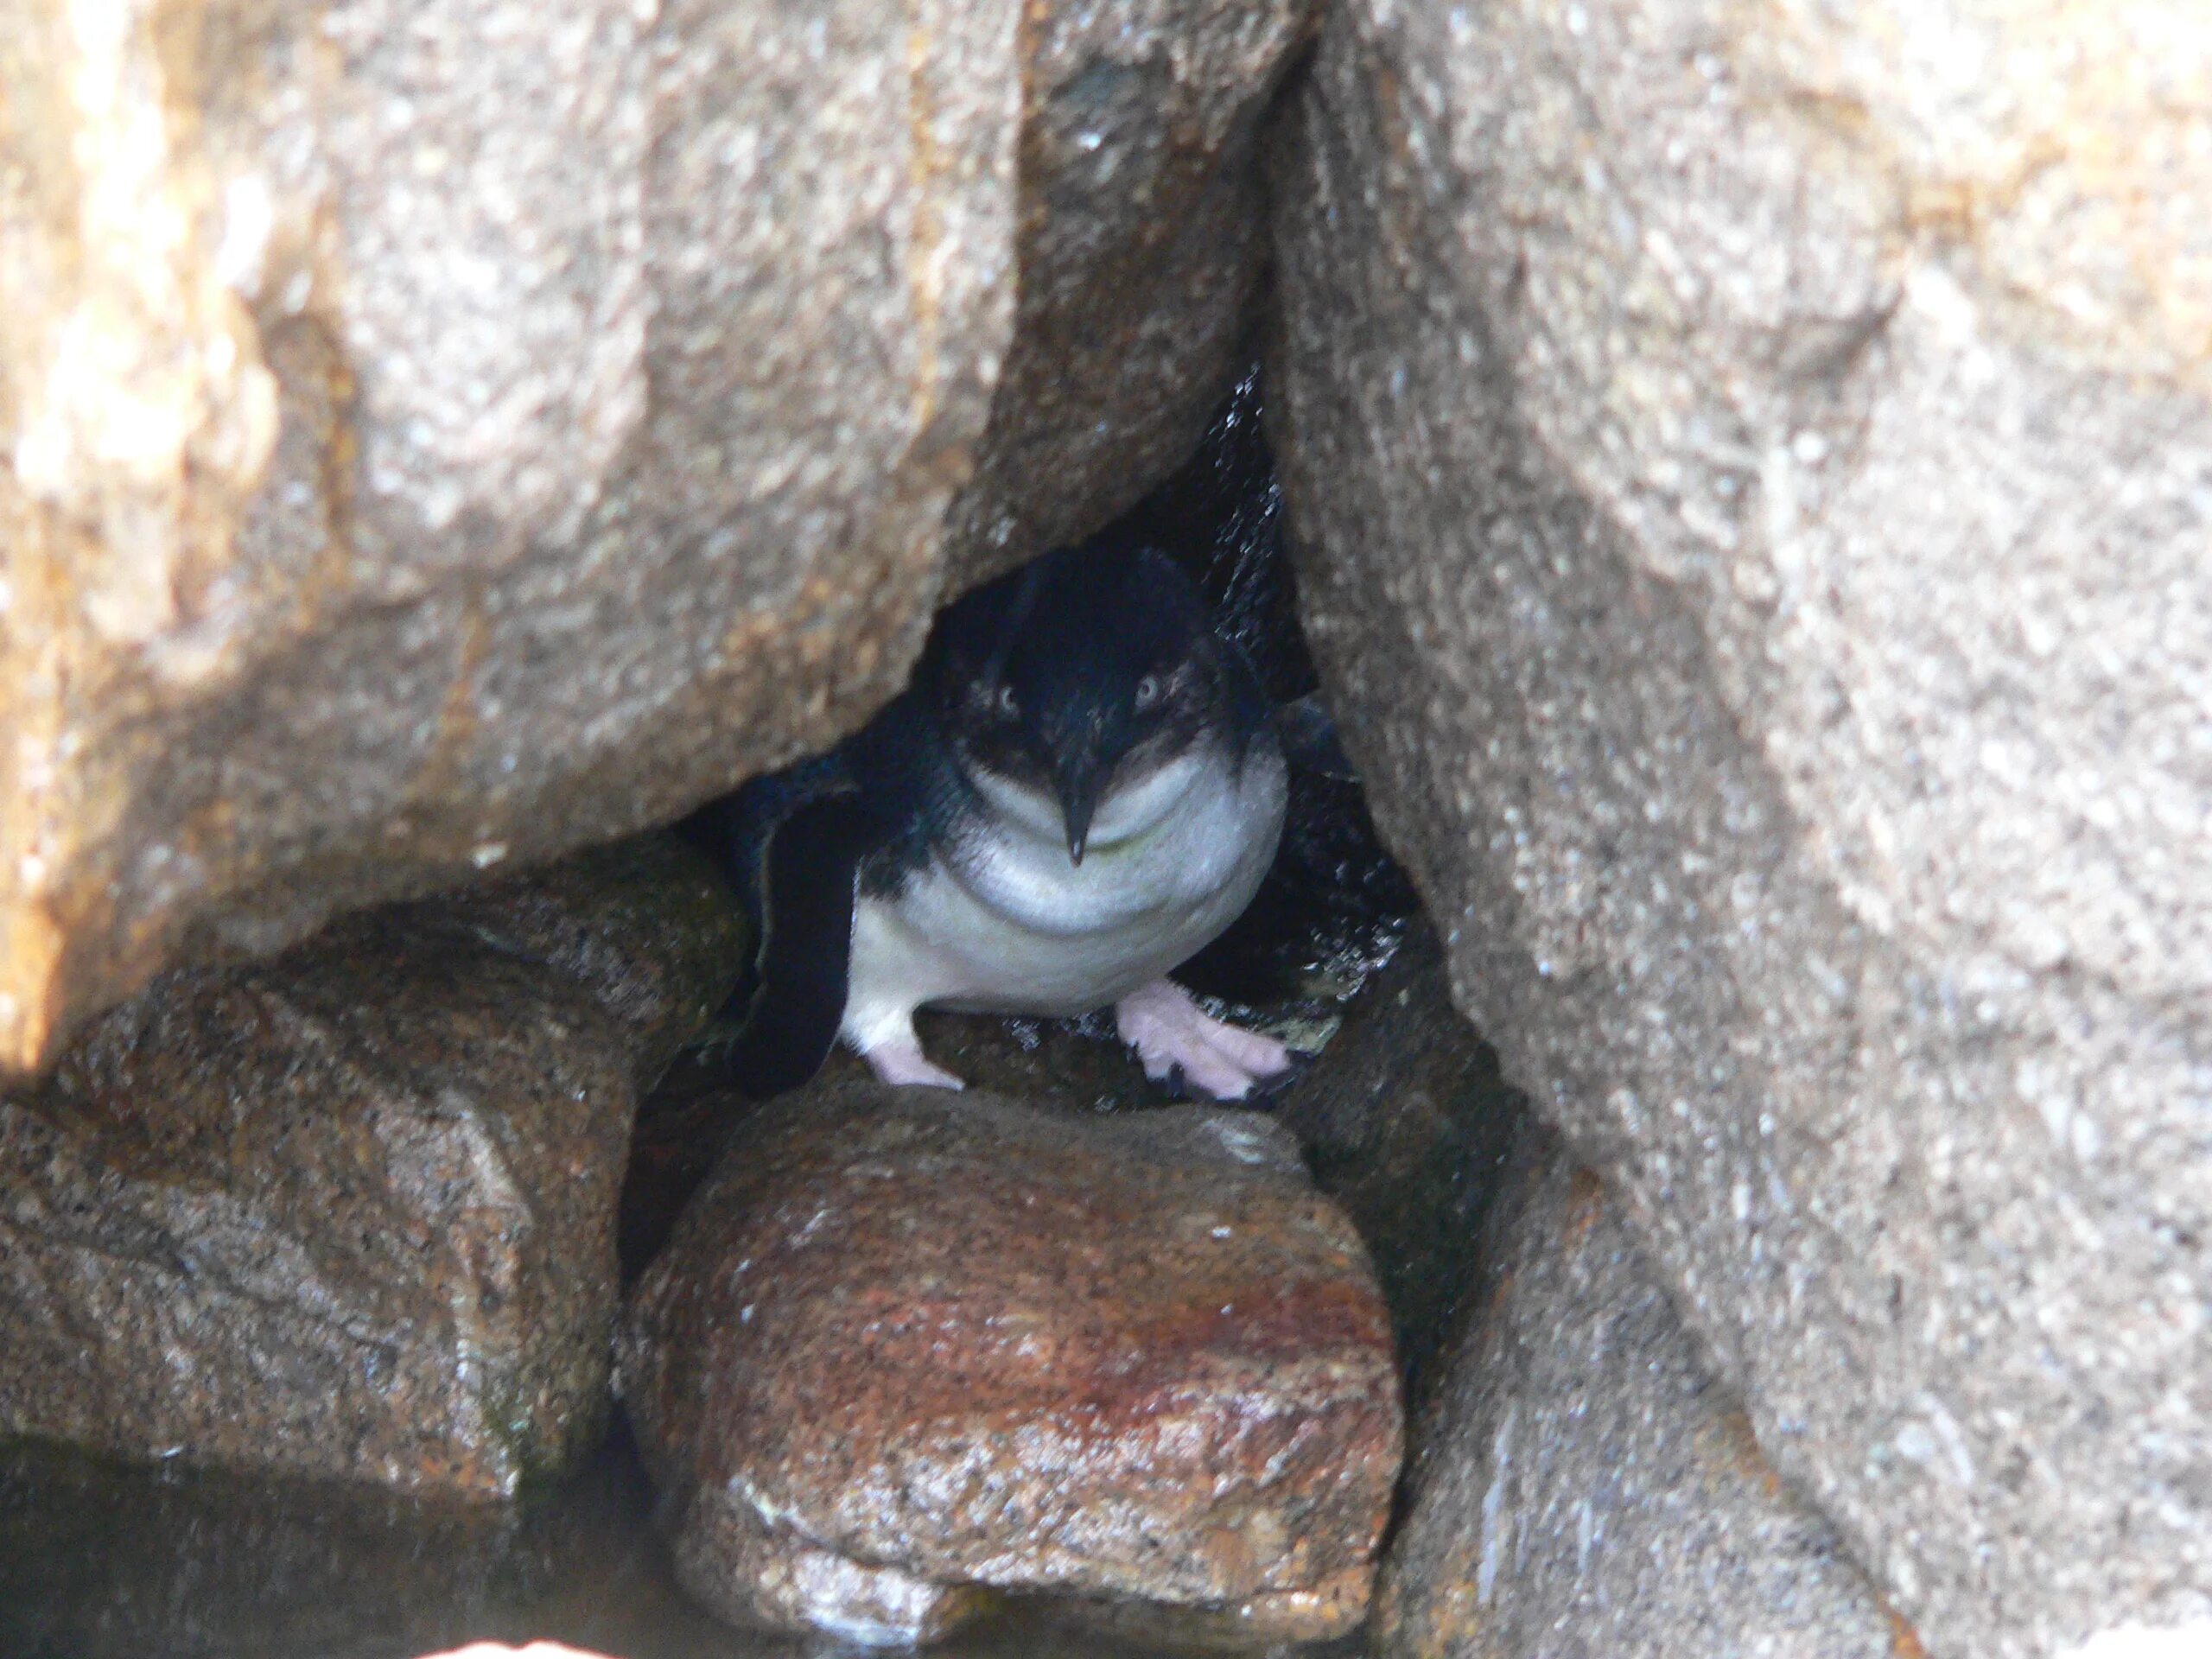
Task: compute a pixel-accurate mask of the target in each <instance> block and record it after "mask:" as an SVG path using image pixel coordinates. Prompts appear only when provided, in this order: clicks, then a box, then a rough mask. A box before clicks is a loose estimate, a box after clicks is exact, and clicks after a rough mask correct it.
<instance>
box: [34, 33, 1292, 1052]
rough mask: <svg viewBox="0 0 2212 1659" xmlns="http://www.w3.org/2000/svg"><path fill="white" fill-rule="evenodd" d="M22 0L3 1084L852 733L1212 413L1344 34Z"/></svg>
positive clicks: (1166, 459)
mask: <svg viewBox="0 0 2212 1659" xmlns="http://www.w3.org/2000/svg"><path fill="white" fill-rule="evenodd" d="M19 10H20V12H21V15H20V16H18V17H17V18H16V23H15V29H14V35H15V38H16V39H17V40H18V41H19V43H20V47H21V49H20V50H15V51H11V53H10V55H9V57H8V59H7V60H6V63H5V64H4V66H0V76H3V77H4V81H0V87H4V91H0V101H4V102H5V103H6V105H7V106H8V108H9V109H10V111H16V112H17V113H16V117H15V118H11V119H10V120H9V121H8V122H7V123H5V124H0V181H5V182H4V184H0V191H4V192H5V193H6V194H5V195H4V197H0V204H4V205H3V206H0V306H4V307H5V308H6V310H7V314H8V315H9V316H10V321H11V327H10V332H9V334H8V335H7V337H6V343H5V345H4V346H0V384H4V385H6V387H7V395H6V397H4V398H0V549H4V550H6V560H7V563H6V566H5V569H4V570H0V581H4V583H5V586H4V588H0V603H4V606H5V609H6V615H7V619H8V630H7V637H6V639H5V641H4V645H0V718H4V721H5V724H6V725H7V727H8V728H9V729H10V731H11V732H12V733H13V734H15V735H14V738H13V740H12V741H11V742H10V745H9V746H8V747H7V753H6V755H5V757H4V762H0V764H4V766H5V767H6V770H5V771H4V772H0V799H4V800H5V801H6V802H7V803H8V804H9V806H8V810H7V811H6V812H5V814H4V815H0V1071H18V1072H20V1071H32V1070H37V1069H40V1068H42V1067H43V1066H45V1065H47V1064H48V1063H49V1062H50V1061H51V1060H52V1059H53V1058H54V1056H55V1055H56V1054H57V1053H58V1052H60V1047H61V1046H63V1044H64V1042H65V1041H66V1039H67V1035H68V1033H69V1032H70V1030H71V1029H72V1028H73V1027H74V1026H75V1025H76V1024H78V1023H79V1022H80V1021H81V1020H83V1019H84V1018H86V1017H87V1016H88V1015H89V1014H92V1013H93V1012H95V1011H97V1010H98V1009H99V1008H101V1007H106V1006H109V1005H111V1004H112V1003H113V1002H115V1001H118V999H120V998H121V997H122V996H124V995H128V994H130V992H131V991H133V990H135V989H137V988H138V987H140V986H142V985H143V984H144V983H146V982H148V981H149V979H150V978H151V977H152V976H153V975H154V974H155V973H156V971H158V970H159V969H162V968H163V967H164V966H167V965H170V964H172V963H177V962H179V961H185V960H191V961H207V960H212V959H214V958H217V957H236V956H238V955H241V954H249V955H250V954H256V953H259V954H266V953H269V952H270V951H273V950H277V949H280V948H282V947H283V946H284V945H286V944H289V943H292V942H294V941H296V940H298V939H300V938H303V937H304V936H305V935H306V934H307V933H308V932H309V931H312V930H313V928H315V926H317V925H320V924H321V922H322V921H323V920H324V919H325V918H328V917H329V916H331V915H333V914H334V913H337V912H341V911H344V910H346V909H349V908H357V907H359V906H365V905H367V904H371V903H373V902H378V901H382V900H385V899H396V898H404V897H407V896H410V895H413V894H419V893H425V892H428V891H430V890H432V889H434V888H436V887H444V886H450V885H452V884H454V882H456V881H457V880H464V879H466V878H467V877H469V876H471V875H473V874H476V873H477V872H478V871H480V870H482V869H485V868H491V867H493V866H495V865H498V864H499V863H501V862H503V861H515V862H518V863H535V862H538V861H542V860H543V859H544V858H546V857H549V856H550V855H554V854H556V853H559V852H562V851H563V850H565V849H570V848H574V847H576V846H580V845H584V844H588V843H592V842H599V841H603V840H605V839H607V838H608V837H611V836H619V835H621V834H625V833H628V832H630V831H633V830H636V829H640V828H642V827H644V826H645V825H647V824H651V823H660V822H665V821H668V820H671V819H672V818H674V817H677V816H678V815H680V814H681V813H682V812H683V810H686V809H688V808H689V807H690V806H692V805H695V804H697V803H698V802H700V801H701V800H702V799H705V798H709V797H710V796H712V795H715V794H717V793H720V792H721V791H725V790H727V789H728V788H729V787H730V786H731V785H734V783H735V782H736V781H737V780H738V779H741V778H742V777H744V776H746V775H747V774H748V773H750V772H756V771H759V770H761V769H763V768H765V767H767V766H773V765H777V764H780V763H782V762H784V761H785V760H791V759H792V758H794V757H795V756H797V755H798V753H802V752H803V751H805V750H808V749H812V748H819V747H824V746H826V745H827V744H828V743H829V742H830V741H833V740H835V739H836V738H837V737H838V736H841V735H842V734H844V733H845V732H847V731H849V730H850V729H852V728H854V727H855V726H857V725H858V724H859V723H860V722H861V721H862V720H863V719H864V718H865V717H866V716H867V715H868V714H870V713H871V712H873V711H874V709H875V708H876V707H877V706H879V705H880V703H881V702H883V701H884V700H885V699H886V698H887V697H888V696H890V695H892V694H893V692H895V691H896V690H898V689H899V686H900V685H901V683H903V681H904V678H905V676H906V671H907V667H908V665H909V664H910V663H911V661H912V657H913V654H914V652H916V651H917V650H918V647H919V645H920V641H921V637H922V634H923V632H924V630H925V626H926V625H927V622H928V620H929V617H930V613H931V608H932V607H933V605H934V604H935V602H936V601H937V600H938V598H939V597H940V596H941V595H942V594H943V593H944V590H945V589H946V587H947V584H948V582H950V583H951V584H952V585H955V586H957V585H960V584H963V583H965V582H970V581H972V580H975V579H976V578H979V577H981V576H982V575H986V574H988V573H989V572H991V571H993V570H995V569H1002V568H1004V567H1005V566H1006V565H1007V563H1011V562H1012V561H1013V560H1014V559H1015V558H1018V557H1019V556H1022V555H1024V554H1025V553H1027V552H1031V551H1036V550H1041V549H1042V548H1043V547H1044V546H1046V544H1048V543H1051V542H1052V541H1055V540H1057V539H1059V538H1061V537H1065V536H1071V535H1073V534H1075V533H1077V532H1078V531H1087V530H1089V529H1091V528H1094V527H1096V525H1098V524H1102V523H1103V522H1104V521H1105V520H1106V519H1108V518H1110V517H1111V516H1112V515H1113V514H1114V513H1115V512H1118V511H1120V510H1121V509H1122V507H1124V506H1126V505H1128V502H1129V501H1130V500H1131V499H1134V498H1135V496H1136V495H1137V494H1139V493H1141V492H1142V491H1143V490H1144V489H1145V488H1147V486H1149V485H1150V484H1151V483H1152V482H1154V480H1156V479H1157V478H1158V476H1160V474H1163V473H1165V472H1166V470H1167V468H1168V467H1171V466H1172V465H1173V462H1174V461H1175V460H1176V459H1178V458H1179V455H1180V454H1181V453H1182V452H1183V451H1184V450H1185V449H1187V448H1188V447H1189V446H1190V445H1191V443H1192V442H1195V440H1196V438H1197V435H1198V430H1199V429H1200V427H1201V426H1202V425H1203V423H1204V422H1205V416H1206V414H1207V412H1208V410H1210V408H1211V405H1212V403H1213V401H1214V400H1215V399H1216V398H1217V397H1218V396H1219V395H1220V393H1221V392H1222V391H1224V389H1225V388H1226V386H1227V385H1228V384H1229V382H1230V379H1231V378H1233V372H1234V367H1235V358H1236V344H1237V341H1238V340H1239V338H1240V334H1241V331H1242V330H1243V328H1244V327H1245V324H1246V323H1247V321H1249V316H1250V313H1251V309H1252V305H1251V301H1252V296H1253V293H1254V291H1255V286H1256V278H1257V272H1258V270H1259V269H1260V264H1261V250H1262V245H1263V238H1264V229H1263V225H1262V216H1261V213H1260V209H1259V203H1258V194H1257V193H1258V188H1259V181H1258V173H1257V166H1256V159H1255V144H1254V135H1255V131H1256V129H1257V124H1258V117H1259V111H1260V109H1261V107H1262V104H1263V103H1264V101H1265V100H1266V99H1267V97H1268V93H1269V92H1270V90H1271V89H1272V87H1273V86H1274V81H1275V79H1276V78H1277V77H1278V76H1279V75H1280V73H1281V69H1282V67H1283V65H1284V63H1285V62H1286V60H1287V58H1288V56H1289V55H1290V54H1291V53H1292V52H1293V50H1294V48H1296V47H1297V46H1298V44H1299V43H1300V41H1302V40H1303V39H1304V38H1305V36H1306V30H1307V28H1308V20H1309V18H1310V16H1311V14H1312V10H1313V6H1312V0H1270V3H1268V4H1267V5H1265V6H1250V5H1233V4H1229V3H1225V0H1211V3H1207V4H1204V5H1170V4H1168V3H1166V0H1113V3H1107V4H1100V5H1094V6H1089V7H1084V8H1077V9H1068V8H1058V9H1046V10H1043V11H1039V12H1036V13H1035V14H1034V15H1033V20H1032V21H1031V22H1029V23H1027V24H1024V22H1022V19H1023V16H1024V14H1023V13H1022V12H1021V10H1020V8H1015V7H1008V6H1005V5H997V4H968V3H959V0H931V3H928V4H926V5H924V6H922V7H921V8H920V9H919V10H915V9H913V8H909V7H901V6H893V5H890V4H888V3H887V0H834V3H831V4H829V5H826V6H820V5H799V4H795V3H789V0H778V3H771V4H763V5H747V6H737V7H731V6H727V5H719V4H712V3H708V0H670V3H667V4H663V5H658V6H654V7H651V8H647V9H644V10H641V9H640V8H639V6H637V5H636V4H633V3H631V0H560V3H559V4H557V5H556V6H554V7H552V8H550V9H548V8H545V7H533V6H519V5H516V4H513V3H512V0H467V3H465V4H462V5H459V6H455V7H448V8H446V9H444V10H441V11H440V13H439V14H438V16H436V17H435V18H434V19H431V20H429V21H428V22H425V21H424V20H423V19H422V18H420V17H417V16H415V15H414V13H413V12H412V11H411V10H409V9H407V8H406V7H404V6H401V5H398V4H397V3H395V0H333V3H329V4H326V5H321V6H317V7H314V8H309V9H307V10H284V11H281V12H277V13H270V14H269V15H267V16H264V15H262V14H260V13H256V14H254V16H252V17H251V18H246V19H241V18H239V17H235V16H232V15H231V14H230V13H229V12H228V11H226V10H222V9H220V8H219V7H214V6H212V5H209V4H207V3H203V0H191V3H186V4H184V5H182V6H181V7H177V8H171V9H168V10H160V9H157V8H156V7H154V6H152V5H150V4H148V3H134V4H132V5H130V6H129V7H127V8H125V9H124V10H122V11H120V12H118V13H117V14H115V16H114V17H113V18H112V19H111V23H112V26H111V27H110V25H109V24H108V23H103V24H102V25H101V26H100V27H99V29H94V28H92V25H91V24H90V23H88V22H86V21H85V19H84V17H83V16H80V15H79V13H77V12H75V11H73V10H70V9H69V8H68V7H67V6H66V5H64V4H62V3H60V0H27V3H26V5H25V6H23V7H22V8H20V9H19ZM103 15H104V16H105V14H103ZM92 86H97V87H100V88H103V89H106V90H105V91H104V92H103V93H102V95H101V96H100V97H99V98H97V99H96V98H92V96H91V95H90V94H89V93H87V92H85V91H84V89H85V88H86V87H92ZM549 87H550V88H553V89H556V90H555V91H554V92H550V93H549V92H548V88H549ZM1025 88H1027V89H1032V90H1033V100H1032V102H1031V104H1030V105H1029V107H1027V109H1026V110H1025V108H1024V98H1025ZM1017 152H1019V155H1018V156H1017ZM1017 294H1018V296H1019V315H1017ZM1002 362H1004V363H1006V364H1007V365H1008V369H1007V376H1006V378H1005V385H1006V392H1005V395H1004V396H1003V397H1001V398H999V399H998V400H997V401H996V402H995V403H994V401H993V391H994V388H995V387H996V386H998V385H1000V384H1001V363H1002ZM979 455H980V456H981V458H982V475H981V476H980V477H978V478H976V481H975V482H974V483H973V485H972V486H971V485H969V479H970V476H971V474H974V473H975V471H976V462H977V458H978V456H979ZM963 486H965V487H964V488H963ZM956 498H957V508H956ZM949 513H950V514H951V518H952V521H957V522H950V523H949V519H948V514H949Z"/></svg>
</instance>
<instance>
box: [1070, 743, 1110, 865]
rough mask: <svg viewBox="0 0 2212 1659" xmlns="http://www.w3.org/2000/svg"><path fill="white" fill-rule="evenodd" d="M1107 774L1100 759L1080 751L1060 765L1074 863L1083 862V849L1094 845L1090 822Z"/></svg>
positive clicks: (1071, 855) (1096, 808)
mask: <svg viewBox="0 0 2212 1659" xmlns="http://www.w3.org/2000/svg"><path fill="white" fill-rule="evenodd" d="M1105 772H1106V769H1105V768H1104V767H1103V766H1101V765H1099V763H1098V757H1097V756H1096V755H1095V754H1092V753H1089V752H1088V751H1086V750H1077V752H1076V753H1073V754H1071V755H1070V756H1069V757H1068V758H1067V759H1066V760H1065V761H1063V762H1062V763H1061V765H1060V769H1059V792H1060V810H1061V812H1062V813H1064V814H1065V816H1066V818H1067V823H1068V858H1069V860H1070V861H1071V862H1073V863H1077V864H1080V863H1082V862H1083V849H1084V848H1085V847H1086V846H1088V845H1089V844H1090V819H1091V816H1092V815H1093V814H1094V813H1096V811H1097V810H1098V792H1099V788H1100V785H1103V783H1104V782H1105Z"/></svg>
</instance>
